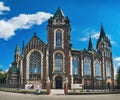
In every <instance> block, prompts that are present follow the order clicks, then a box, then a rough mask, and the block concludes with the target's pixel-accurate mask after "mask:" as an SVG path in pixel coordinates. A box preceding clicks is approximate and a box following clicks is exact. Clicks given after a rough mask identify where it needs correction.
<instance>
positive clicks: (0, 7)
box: [0, 2, 10, 14]
mask: <svg viewBox="0 0 120 100" xmlns="http://www.w3.org/2000/svg"><path fill="white" fill-rule="evenodd" d="M4 11H10V8H9V7H7V6H4V3H3V2H0V14H4V13H3V12H4Z"/></svg>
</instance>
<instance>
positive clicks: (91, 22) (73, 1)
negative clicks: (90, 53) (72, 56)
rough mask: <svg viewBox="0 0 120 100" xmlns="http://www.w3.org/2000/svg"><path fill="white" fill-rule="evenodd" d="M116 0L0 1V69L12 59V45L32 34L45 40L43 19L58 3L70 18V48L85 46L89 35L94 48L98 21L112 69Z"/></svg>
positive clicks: (117, 44)
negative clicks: (109, 49)
mask: <svg viewBox="0 0 120 100" xmlns="http://www.w3.org/2000/svg"><path fill="white" fill-rule="evenodd" d="M119 4H120V1H119V0H34V1H33V0H0V68H1V69H3V70H7V69H8V68H9V66H10V63H11V62H13V60H14V50H15V46H16V44H18V45H19V47H20V50H21V47H22V41H23V40H24V41H25V44H27V43H28V41H29V40H30V39H31V38H32V36H33V33H34V32H36V33H37V35H38V36H39V37H40V38H41V39H42V40H43V41H44V42H45V43H47V31H46V27H47V20H48V18H49V17H50V16H52V15H53V14H54V13H55V11H56V10H57V8H58V7H59V6H60V7H61V9H62V10H63V12H64V14H65V16H68V17H69V19H70V21H71V28H72V30H71V42H72V45H73V48H75V49H78V50H82V49H84V48H87V47H88V38H89V36H91V37H92V42H93V45H94V48H96V40H97V39H98V36H99V31H100V26H101V23H102V24H103V27H104V30H105V33H106V34H107V36H108V37H109V38H110V40H111V44H112V52H113V60H114V67H115V70H116V68H117V67H118V65H120V52H119V50H120V41H119V37H120V13H119V12H120V7H119Z"/></svg>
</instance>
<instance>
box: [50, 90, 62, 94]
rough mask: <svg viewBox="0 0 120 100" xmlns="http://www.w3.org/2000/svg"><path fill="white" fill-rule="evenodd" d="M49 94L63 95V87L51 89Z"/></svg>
mask: <svg viewBox="0 0 120 100" xmlns="http://www.w3.org/2000/svg"><path fill="white" fill-rule="evenodd" d="M50 95H64V90H63V89H51V92H50Z"/></svg>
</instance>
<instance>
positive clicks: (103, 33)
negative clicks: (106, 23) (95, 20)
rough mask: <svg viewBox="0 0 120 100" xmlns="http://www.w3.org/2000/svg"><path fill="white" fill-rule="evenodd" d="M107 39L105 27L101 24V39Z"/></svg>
mask: <svg viewBox="0 0 120 100" xmlns="http://www.w3.org/2000/svg"><path fill="white" fill-rule="evenodd" d="M102 38H103V39H106V34H105V31H104V28H103V25H102V24H101V29H100V37H99V39H100V40H101V39H102Z"/></svg>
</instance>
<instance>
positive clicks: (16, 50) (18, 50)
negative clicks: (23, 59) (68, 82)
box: [14, 45, 20, 62]
mask: <svg viewBox="0 0 120 100" xmlns="http://www.w3.org/2000/svg"><path fill="white" fill-rule="evenodd" d="M19 60H20V49H19V47H18V45H16V48H15V54H14V61H15V62H19Z"/></svg>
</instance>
